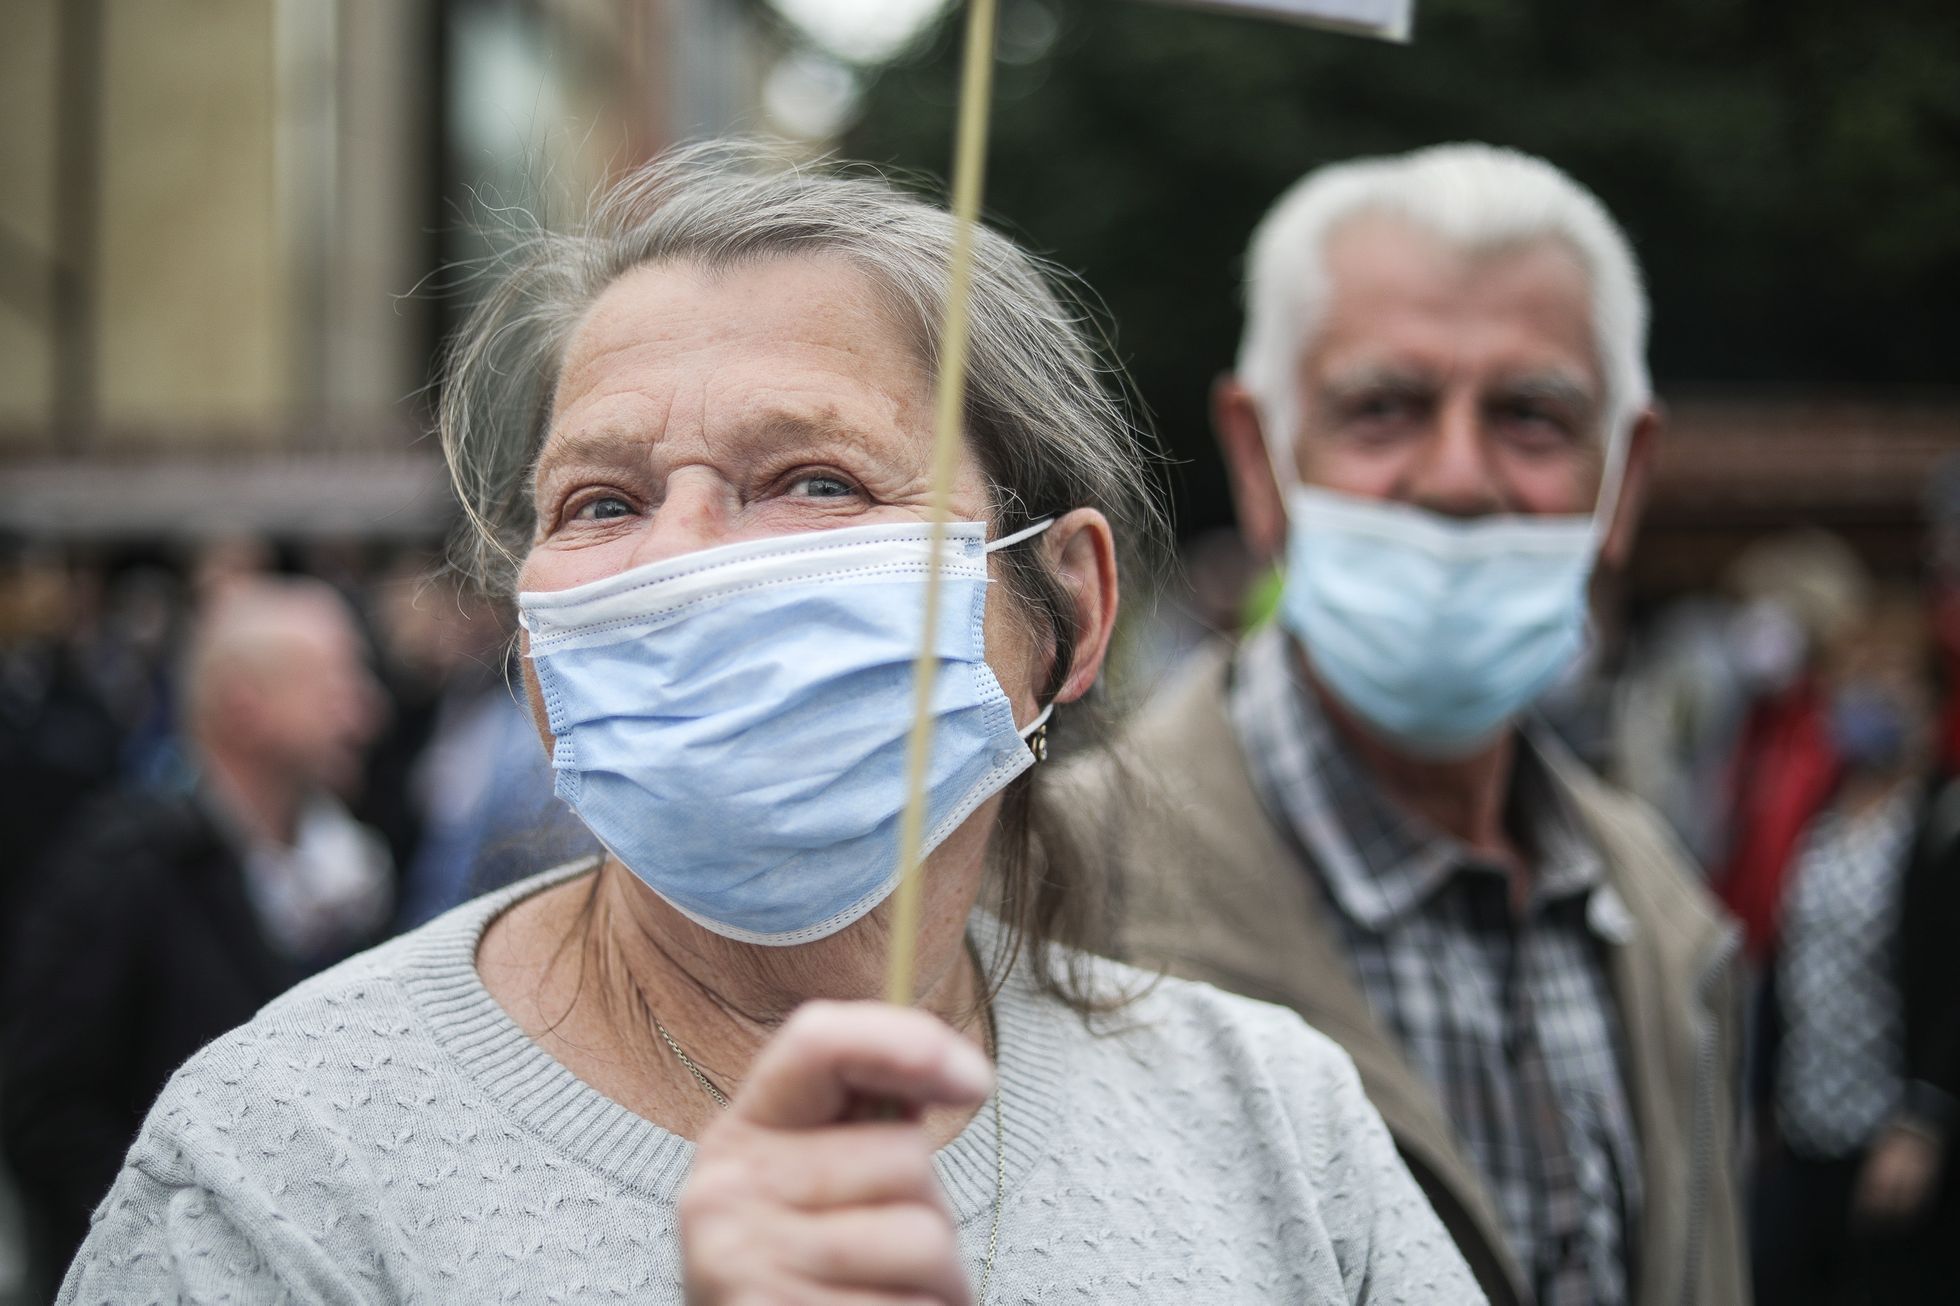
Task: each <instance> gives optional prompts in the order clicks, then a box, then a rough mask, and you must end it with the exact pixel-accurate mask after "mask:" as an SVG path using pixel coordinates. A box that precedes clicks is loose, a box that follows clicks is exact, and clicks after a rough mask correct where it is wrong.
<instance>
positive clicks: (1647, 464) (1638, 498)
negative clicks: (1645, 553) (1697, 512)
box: [1599, 401, 1666, 571]
mask: <svg viewBox="0 0 1960 1306" xmlns="http://www.w3.org/2000/svg"><path fill="white" fill-rule="evenodd" d="M1665 424H1666V419H1665V417H1664V416H1663V410H1662V409H1661V406H1660V404H1659V402H1658V401H1657V402H1655V403H1652V404H1649V405H1648V406H1647V409H1646V411H1645V412H1643V413H1641V414H1640V416H1639V417H1637V418H1635V419H1634V423H1633V430H1631V431H1629V432H1628V433H1627V465H1626V472H1625V473H1624V475H1623V476H1622V478H1621V481H1620V500H1619V502H1618V503H1617V504H1615V505H1614V507H1613V522H1612V525H1610V526H1608V527H1607V528H1606V537H1605V538H1604V539H1603V540H1602V541H1600V546H1599V560H1600V562H1601V563H1602V564H1604V566H1605V568H1606V569H1607V570H1609V571H1624V570H1625V569H1626V565H1627V559H1629V558H1630V557H1632V556H1633V542H1634V540H1635V539H1636V538H1638V536H1639V533H1640V516H1641V513H1642V512H1644V511H1645V510H1646V507H1647V491H1648V490H1649V488H1650V487H1651V485H1652V483H1653V472H1654V451H1655V450H1656V449H1658V448H1659V447H1660V437H1661V428H1662V427H1663V426H1664V425H1665Z"/></svg>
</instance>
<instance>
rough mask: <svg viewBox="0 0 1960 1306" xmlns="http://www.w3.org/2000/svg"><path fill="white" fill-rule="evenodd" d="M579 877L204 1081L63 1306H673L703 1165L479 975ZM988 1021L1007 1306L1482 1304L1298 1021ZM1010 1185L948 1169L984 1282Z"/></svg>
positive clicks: (207, 1059) (958, 1161) (995, 1291)
mask: <svg viewBox="0 0 1960 1306" xmlns="http://www.w3.org/2000/svg"><path fill="white" fill-rule="evenodd" d="M575 872H576V868H573V869H571V870H565V871H560V872H555V873H552V874H548V875H545V876H540V877H537V878H535V879H533V880H531V881H528V882H527V883H525V884H521V885H518V886H515V887H514V888H512V889H509V890H506V891H504V892H503V893H500V894H496V895H493V896H491V897H488V898H484V899H480V900H478V901H476V902H473V903H469V904H466V905H465V906H463V907H460V908H458V909H457V910H455V911H453V912H451V913H450V914H448V915H447V916H444V917H442V918H440V919H439V920H436V921H434V922H432V923H431V924H429V925H427V926H424V927H423V928H422V929H420V930H418V931H416V932H415V933H413V934H410V935H407V936H404V937H403V938H400V939H397V940H395V941H394V942H392V943H389V944H387V945H385V946H383V947H381V948H377V949H375V950H374V951H372V952H369V953H367V954H365V955H363V956H361V957H357V958H355V959H354V960H352V961H350V962H348V963H346V964H344V965H342V966H339V967H337V968H336V969H334V970H332V971H329V972H327V973H326V974H324V975H321V976H318V977H316V978H314V979H312V980H310V981H308V982H307V983H305V984H303V985H301V986H300V987H298V988H296V989H294V990H293V991H292V992H290V993H288V994H287V995H286V996H284V997H282V998H280V999H279V1000H278V1001H277V1002H274V1003H273V1004H272V1005H270V1006H268V1007H267V1008H266V1009H265V1010H264V1011H262V1012H260V1013H259V1015H258V1016H257V1017H256V1018H255V1019H254V1020H253V1021H252V1022H251V1023H250V1024H248V1025H245V1026H243V1027H242V1028H240V1029H237V1030H235V1031H233V1032H232V1033H230V1034H228V1035H226V1036H225V1037H224V1038H221V1039H219V1040H218V1041H217V1042H215V1043H213V1044H211V1045H210V1046H209V1047H207V1048H205V1049H204V1051H202V1052H200V1053H199V1054H198V1055H197V1056H196V1057H194V1058H193V1059H192V1060H191V1061H190V1062H189V1063H188V1064H187V1065H185V1066H184V1068H183V1069H182V1070H180V1071H179V1072H178V1073H177V1075H176V1076H175V1078H173V1079H172V1080H171V1082H170V1084H169V1086H168V1087H167V1088H166V1089H165V1090H164V1092H163V1095H162V1097H161V1098H160V1099H159V1100H158V1102H157V1104H156V1106H155V1107H154V1109H152V1111H151V1112H150V1116H149V1119H148V1121H147V1122H146V1123H145V1124H144V1126H143V1130H142V1133H141V1135H140V1136H139V1137H138V1138H137V1140H136V1144H135V1146H134V1147H133V1148H132V1149H131V1151H130V1153H129V1158H128V1160H127V1161H126V1163H125V1164H124V1168H123V1171H122V1174H121V1176H120V1177H119V1178H118V1179H117V1181H116V1184H115V1186H114V1188H112V1189H111V1190H110V1192H109V1194H108V1196H107V1197H106V1198H105V1199H104V1200H103V1202H102V1204H101V1206H100V1207H99V1208H98V1210H97V1211H96V1214H95V1218H94V1224H93V1227H92V1229H91V1232H90V1234H89V1238H88V1241H87V1242H86V1243H85V1244H84V1246H83V1247H82V1250H81V1252H80V1254H79V1255H78V1256H77V1258H76V1260H75V1263H74V1265H73V1266H71V1267H70V1269H69V1272H68V1277H67V1280H66V1282H65V1283H64V1284H63V1285H62V1290H61V1296H60V1299H59V1300H60V1301H61V1302H63V1303H88V1304H89V1306H94V1304H95V1303H112V1302H113V1303H117V1304H118V1306H130V1304H133V1303H142V1302H179V1301H189V1302H238V1303H253V1304H254V1306H257V1304H259V1303H272V1302H333V1303H351V1302H403V1303H407V1302H472V1303H474V1302H586V1301H601V1302H603V1301H631V1302H636V1303H644V1302H678V1301H680V1300H681V1286H680V1285H681V1265H680V1249H679V1241H678V1238H677V1235H676V1224H675V1199H676V1197H677V1196H678V1194H679V1192H680V1190H681V1187H682V1185H683V1184H684V1182H685V1181H686V1178H687V1171H688V1165H689V1161H690V1159H691V1158H692V1156H693V1151H694V1148H693V1144H691V1143H689V1142H687V1141H686V1140H684V1139H682V1138H679V1137H677V1136H676V1135H674V1134H670V1133H668V1132H667V1131H666V1130H664V1129H661V1128H660V1127H658V1126H657V1125H654V1124H652V1123H651V1122H649V1121H647V1120H645V1119H643V1118H641V1117H640V1116H637V1115H635V1114H634V1113H633V1112H631V1111H628V1110H627V1109H626V1108H624V1107H622V1106H620V1105H619V1104H617V1103H615V1102H613V1101H611V1100H609V1099H608V1098H606V1097H604V1096H602V1095H601V1094H600V1093H598V1092H597V1091H596V1090H594V1089H592V1088H591V1087H589V1086H587V1085H586V1084H584V1083H583V1082H581V1081H580V1080H579V1079H577V1078H576V1077H575V1076H573V1075H572V1074H571V1072H570V1071H568V1070H566V1069H565V1068H564V1067H563V1066H562V1065H560V1064H559V1063H558V1062H557V1061H555V1060H553V1059H552V1058H551V1056H550V1055H549V1054H547V1053H546V1052H545V1051H544V1050H543V1049H542V1048H540V1047H538V1045H537V1044H535V1043H533V1042H532V1041H531V1040H530V1039H529V1038H527V1037H526V1036H525V1035H524V1033H523V1031H521V1030H520V1029H519V1028H518V1027H517V1025H516V1024H515V1023H513V1022H512V1020H511V1019H510V1017H509V1016H508V1015H506V1014H505V1012H504V1011H503V1009H502V1008H501V1007H499V1006H498V1005H497V1003H496V1001H495V999H493V998H492V997H491V996H490V994H489V992H488V991H487V990H486V989H485V988H484V986H483V983H482V981H481V980H480V979H479V978H478V976H477V973H476V967H475V954H476V947H477V942H478V940H479V939H480V938H481V937H482V934H483V929H484V926H485V925H486V924H487V923H488V922H489V921H490V920H491V919H493V918H494V917H495V916H496V914H497V913H498V912H500V911H502V910H504V909H505V908H507V907H509V906H510V905H511V904H512V903H513V902H515V901H517V900H518V899H520V898H522V897H523V896H525V895H526V894H529V893H534V892H536V891H538V890H539V889H541V888H543V887H546V886H547V885H549V884H551V883H555V882H557V881H558V880H561V879H563V878H564V877H565V876H566V875H567V874H572V873H575ZM976 928H980V929H985V928H987V926H986V925H985V924H984V923H982V924H979V925H977V926H976ZM1104 974H1105V975H1106V976H1107V978H1108V981H1109V982H1111V983H1117V984H1122V983H1133V982H1136V981H1137V980H1139V979H1140V977H1139V976H1137V975H1136V974H1135V973H1134V972H1130V971H1127V970H1125V969H1124V968H1122V967H1118V966H1115V965H1114V964H1111V965H1110V966H1109V967H1108V968H1107V970H1106V971H1105V972H1104ZM995 1021H996V1027H997V1031H998V1039H999V1059H1000V1084H1001V1091H1002V1093H1003V1097H1002V1099H1001V1107H1002V1117H1003V1123H1004V1129H1005V1137H1004V1143H1005V1151H1006V1159H1007V1182H1006V1190H1005V1191H1006V1201H1005V1204H1004V1208H1003V1217H1002V1220H1001V1230H1000V1250H999V1254H998V1256H997V1258H996V1262H995V1268H994V1274H993V1280H992V1285H991V1287H990V1289H989V1293H988V1296H989V1299H990V1300H993V1301H998V1302H1117V1301H1121V1302H1179V1303H1186V1302H1205V1303H1230V1302H1350V1301H1351V1302H1361V1301H1368V1302H1375V1303H1389V1302H1409V1303H1416V1302H1446V1303H1451V1304H1452V1306H1454V1304H1455V1303H1464V1302H1479V1301H1482V1300H1483V1298H1482V1297H1481V1295H1480V1294H1479V1293H1478V1291H1477V1288H1476V1286H1475V1285H1474V1283H1473V1282H1472V1280H1471V1278H1470V1276H1469V1273H1468V1271H1467V1270H1466V1269H1465V1268H1464V1265H1463V1263H1462V1261H1461V1259H1460V1258H1459V1257H1458V1256H1457V1254H1456V1251H1455V1249H1454V1248H1453V1247H1452V1246H1451V1245H1450V1243H1449V1241H1448V1240H1447V1238H1446V1237H1445V1235H1444V1233H1443V1230H1442V1228H1441V1226H1440V1225H1439V1224H1438V1223H1437V1221H1436V1218H1435V1216H1434V1215H1433V1214H1432V1213H1431V1212H1430V1210H1429V1208H1428V1206H1427V1205H1426V1204H1425V1203H1424V1201H1423V1199H1422V1197H1421V1196H1420V1194H1419V1193H1418V1192H1417V1190H1416V1187H1415V1185H1414V1183H1413V1182H1412V1181H1411V1179H1410V1178H1409V1175H1408V1173H1407V1171H1406V1170H1404V1169H1403V1167H1402V1163H1401V1162H1400V1160H1398V1159H1397V1157H1396V1154H1395V1150H1394V1147H1393V1146H1392V1145H1391V1143H1390V1142H1389V1139H1388V1135H1387V1134H1386V1132H1385V1131H1384V1130H1383V1128H1382V1124H1381V1121H1380V1119H1379V1118H1378V1117H1377V1116H1376V1114H1375V1112H1374V1110H1373V1109H1372V1108H1371V1107H1370V1106H1369V1105H1368V1104H1367V1102H1366V1101H1365V1100H1364V1099H1363V1097H1362V1095H1361V1089H1360V1085H1359V1083H1358V1081H1357V1080H1356V1078H1355V1073H1354V1068H1353V1066H1352V1065H1351V1064H1350V1063H1349V1061H1348V1059H1347V1057H1346V1055H1345V1054H1344V1053H1342V1052H1341V1051H1340V1050H1339V1049H1338V1048H1337V1047H1335V1046H1334V1044H1332V1043H1331V1042H1329V1041H1328V1040H1327V1039H1325V1038H1323V1037H1321V1036H1320V1035H1319V1034H1316V1033H1315V1032H1313V1031H1312V1030H1310V1029H1308V1028H1307V1027H1306V1026H1305V1025H1304V1024H1302V1023H1301V1022H1300V1019H1299V1018H1298V1017H1297V1016H1295V1015H1293V1014H1292V1013H1291V1012H1288V1011H1284V1010H1282V1009H1280V1008H1278V1007H1271V1006H1266V1005H1264V1004H1261V1003H1256V1002H1251V1001H1248V1000H1246V999H1243V998H1237V997H1232V996H1229V995H1227V994H1224V993H1220V992H1218V991H1217V990H1214V989H1211V988H1207V987H1205V986H1202V985H1197V984H1190V983H1185V982H1182V981H1176V980H1164V981H1161V982H1160V983H1158V984H1157V985H1156V986H1155V987H1154V988H1151V989H1150V990H1149V991H1148V993H1147V994H1146V995H1145V996H1144V997H1142V998H1141V999H1140V1000H1139V1001H1138V1002H1137V1003H1135V1004H1134V1005H1133V1006H1131V1007H1129V1008H1128V1009H1127V1010H1125V1011H1124V1012H1123V1013H1122V1014H1121V1015H1120V1016H1119V1017H1117V1018H1116V1019H1115V1020H1113V1021H1111V1022H1108V1025H1109V1027H1108V1028H1107V1029H1100V1030H1098V1031H1097V1032H1091V1031H1090V1030H1088V1029H1085V1028H1084V1026H1083V1023H1082V1021H1081V1020H1080V1019H1079V1018H1078V1017H1076V1016H1075V1015H1073V1014H1071V1013H1070V1012H1069V1011H1067V1010H1066V1009H1065V1008H1063V1007H1062V1006H1061V1005H1060V1004H1058V1003H1056V1002H1055V1001H1053V1000H1052V999H1049V998H1044V997H1042V996H1041V995H1040V994H1039V993H1038V992H1037V991H1036V989H1035V988H1034V987H1033V986H1032V985H1031V984H1029V983H1027V982H1026V977H1025V976H1016V977H1013V978H1010V980H1009V982H1008V984H1007V986H1006V988H1005V989H1004V991H1003V992H1002V993H1001V995H1000V998H999V999H998V1001H997V1003H996V1007H995ZM995 1164H996V1152H995V1139H994V1124H993V1113H992V1112H991V1111H988V1110H982V1111H980V1112H979V1113H978V1114H976V1115H975V1116H974V1118H973V1121H972V1122H971V1123H970V1124H969V1125H968V1126H967V1128H966V1129H965V1130H964V1131H963V1132H962V1133H961V1134H960V1135H959V1137H958V1138H956V1139H954V1140H953V1142H952V1143H950V1144H949V1145H948V1146H947V1147H945V1148H944V1149H942V1150H941V1151H940V1153H939V1154H938V1158H937V1167H938V1172H939V1177H940V1180H941V1182H942V1184H943V1185H944V1186H945V1189H946V1192H947V1195H948V1197H949V1198H950V1199H951V1202H952V1206H953V1209H954V1211H955V1212H956V1214H957V1217H958V1219H959V1223H960V1243H961V1246H962V1248H963V1250H964V1252H965V1255H966V1259H967V1262H968V1266H969V1269H970V1271H971V1272H972V1275H973V1278H974V1281H975V1282H976V1283H977V1282H978V1280H979V1274H980V1267H981V1263H982V1260H983V1259H984V1257H985V1256H986V1249H987V1239H988V1234H989V1231H990V1228H991V1225H992V1220H993V1206H994V1188H995Z"/></svg>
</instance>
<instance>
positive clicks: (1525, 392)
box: [1216, 217, 1653, 564]
mask: <svg viewBox="0 0 1960 1306" xmlns="http://www.w3.org/2000/svg"><path fill="white" fill-rule="evenodd" d="M1325 261H1326V271H1327V275H1328V284H1329V287H1330V292H1331V293H1330V301H1329V303H1328V305H1327V309H1326V313H1325V316H1324V317H1323V319H1322V321H1321V323H1320V326H1319V329H1318V330H1317V331H1316V332H1315V333H1314V335H1313V338H1312V339H1311V340H1310V341H1308V342H1307V343H1306V345H1305V346H1304V348H1303V349H1302V350H1301V352H1300V355H1299V358H1298V363H1297V366H1296V371H1295V386H1296V391H1295V412H1296V413H1297V415H1298V417H1297V421H1296V423H1295V425H1296V426H1297V430H1295V431H1293V432H1291V433H1287V432H1279V431H1273V430H1270V429H1266V428H1265V426H1264V425H1263V423H1264V422H1265V421H1266V420H1267V415H1266V414H1262V413H1261V412H1260V411H1259V410H1258V408H1257V407H1256V405H1255V404H1254V402H1253V400H1252V398H1251V396H1250V395H1249V394H1248V393H1247V392H1246V391H1245V390H1244V389H1243V387H1241V386H1239V385H1237V384H1236V383H1234V382H1227V383H1225V384H1224V385H1221V387H1220V390H1219V393H1218V395H1217V413H1216V415H1217V418H1218V426H1219V432H1220V436H1221V439H1222V441H1223V443H1224V445H1225V450H1226V454H1227V459H1228V462H1230V464H1231V469H1232V473H1233V479H1234V488H1235V490H1236V491H1237V494H1238V498H1239V501H1240V506H1241V510H1242V518H1243V521H1244V524H1245V526H1246V529H1247V534H1248V538H1249V540H1250V542H1251V543H1252V544H1253V546H1254V547H1255V548H1256V549H1258V550H1259V551H1260V552H1262V553H1263V554H1265V555H1266V556H1274V555H1277V554H1278V553H1279V552H1280V551H1281V549H1282V548H1283V542H1284V539H1285V530H1286V522H1285V514H1284V511H1283V507H1282V503H1281V499H1280V493H1279V491H1280V487H1279V486H1277V485H1276V484H1275V480H1274V476H1273V473H1272V471H1271V463H1272V462H1274V461H1277V462H1278V463H1280V464H1281V467H1282V474H1283V470H1284V467H1285V464H1286V462H1287V455H1288V454H1289V453H1290V456H1291V460H1292V464H1293V466H1294V467H1296V468H1297V469H1298V474H1299V477H1300V479H1301V481H1302V482H1304V483H1306V484H1309V485H1319V486H1324V487H1326V488H1328V489H1332V490H1337V491H1340V492H1342V493H1345V494H1350V495H1355V496H1358V497H1365V498H1372V499H1389V500H1396V501H1400V502H1403V503H1408V504H1411V505H1413V506H1416V507H1420V508H1424V509H1427V510H1429V511H1431V512H1435V513H1438V514H1440V515H1443V516H1447V517H1477V516H1484V515H1487V514H1496V513H1521V514H1584V513H1589V512H1591V511H1592V509H1593V506H1594V503H1595V501H1596V499H1597V497H1598V494H1599V489H1600V482H1601V476H1602V472H1603V469H1604V466H1605V454H1606V431H1605V425H1606V411H1605V400H1606V390H1605V382H1604V378H1603V375H1602V373H1601V369H1600V366H1599V362H1598V357H1597V350H1596V349H1595V347H1594V341H1593V325H1592V315H1591V311H1592V306H1591V297H1590V290H1589V287H1588V283H1587V278H1586V271H1585V268H1584V266H1583V265H1582V264H1581V263H1580V261H1579V259H1578V257H1577V255H1576V254H1575V253H1574V252H1573V251H1572V250H1571V249H1569V248H1568V247H1567V246H1566V245H1565V244H1564V243H1562V242H1560V241H1556V240H1546V241H1539V242H1533V243H1529V244H1525V245H1520V246H1517V247H1515V248H1510V249H1504V250H1499V251H1495V252H1487V253H1478V254H1465V253H1463V252H1460V251H1458V250H1455V249H1453V248H1451V247H1450V246H1449V245H1448V244H1447V243H1446V242H1444V241H1443V240H1441V239H1440V238H1438V237H1436V236H1433V235H1430V234H1429V233H1428V232H1426V231H1424V230H1422V229H1421V228H1419V227H1416V226H1413V225H1410V224H1408V223H1405V222H1402V221H1400V220H1398V219H1393V218H1376V217H1369V218H1360V219H1355V220H1352V221H1350V222H1348V223H1346V224H1344V225H1343V226H1341V227H1339V228H1337V229H1336V230H1335V232H1334V234H1333V236H1332V237H1331V238H1330V239H1329V241H1328V243H1327V248H1326V251H1325ZM1652 425H1653V419H1652V417H1651V415H1647V416H1643V418H1642V419H1641V421H1640V422H1639V424H1638V426H1637V427H1636V429H1635V431H1634V432H1633V433H1632V435H1633V439H1632V443H1631V445H1630V446H1629V459H1628V468H1627V479H1626V485H1625V489H1624V491H1623V495H1622V504H1621V511H1620V512H1619V514H1618V521H1617V523H1616V529H1615V530H1614V531H1613V532H1612V535H1611V536H1610V537H1609V538H1608V539H1607V541H1606V542H1605V545H1604V548H1603V549H1602V557H1603V559H1604V560H1605V561H1606V562H1607V563H1608V564H1615V563H1618V562H1621V561H1622V560H1623V558H1624V554H1625V552H1626V549H1627V547H1628V545H1629V544H1630V542H1631V533H1632V532H1631V523H1632V518H1633V517H1634V515H1635V514H1634V509H1635V507H1636V506H1637V504H1638V500H1639V491H1640V489H1641V486H1642V484H1643V476H1644V467H1645V460H1646V457H1647V446H1648V444H1649V439H1648V437H1649V434H1650V430H1649V428H1650V427H1651V426H1652ZM1289 434H1290V436H1291V439H1290V441H1289V445H1290V448H1289V449H1287V450H1284V451H1282V450H1275V451H1274V453H1275V454H1277V457H1274V458H1269V456H1268V453H1267V449H1266V445H1265V441H1266V440H1269V439H1285V438H1286V437H1287V436H1288V435H1289Z"/></svg>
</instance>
